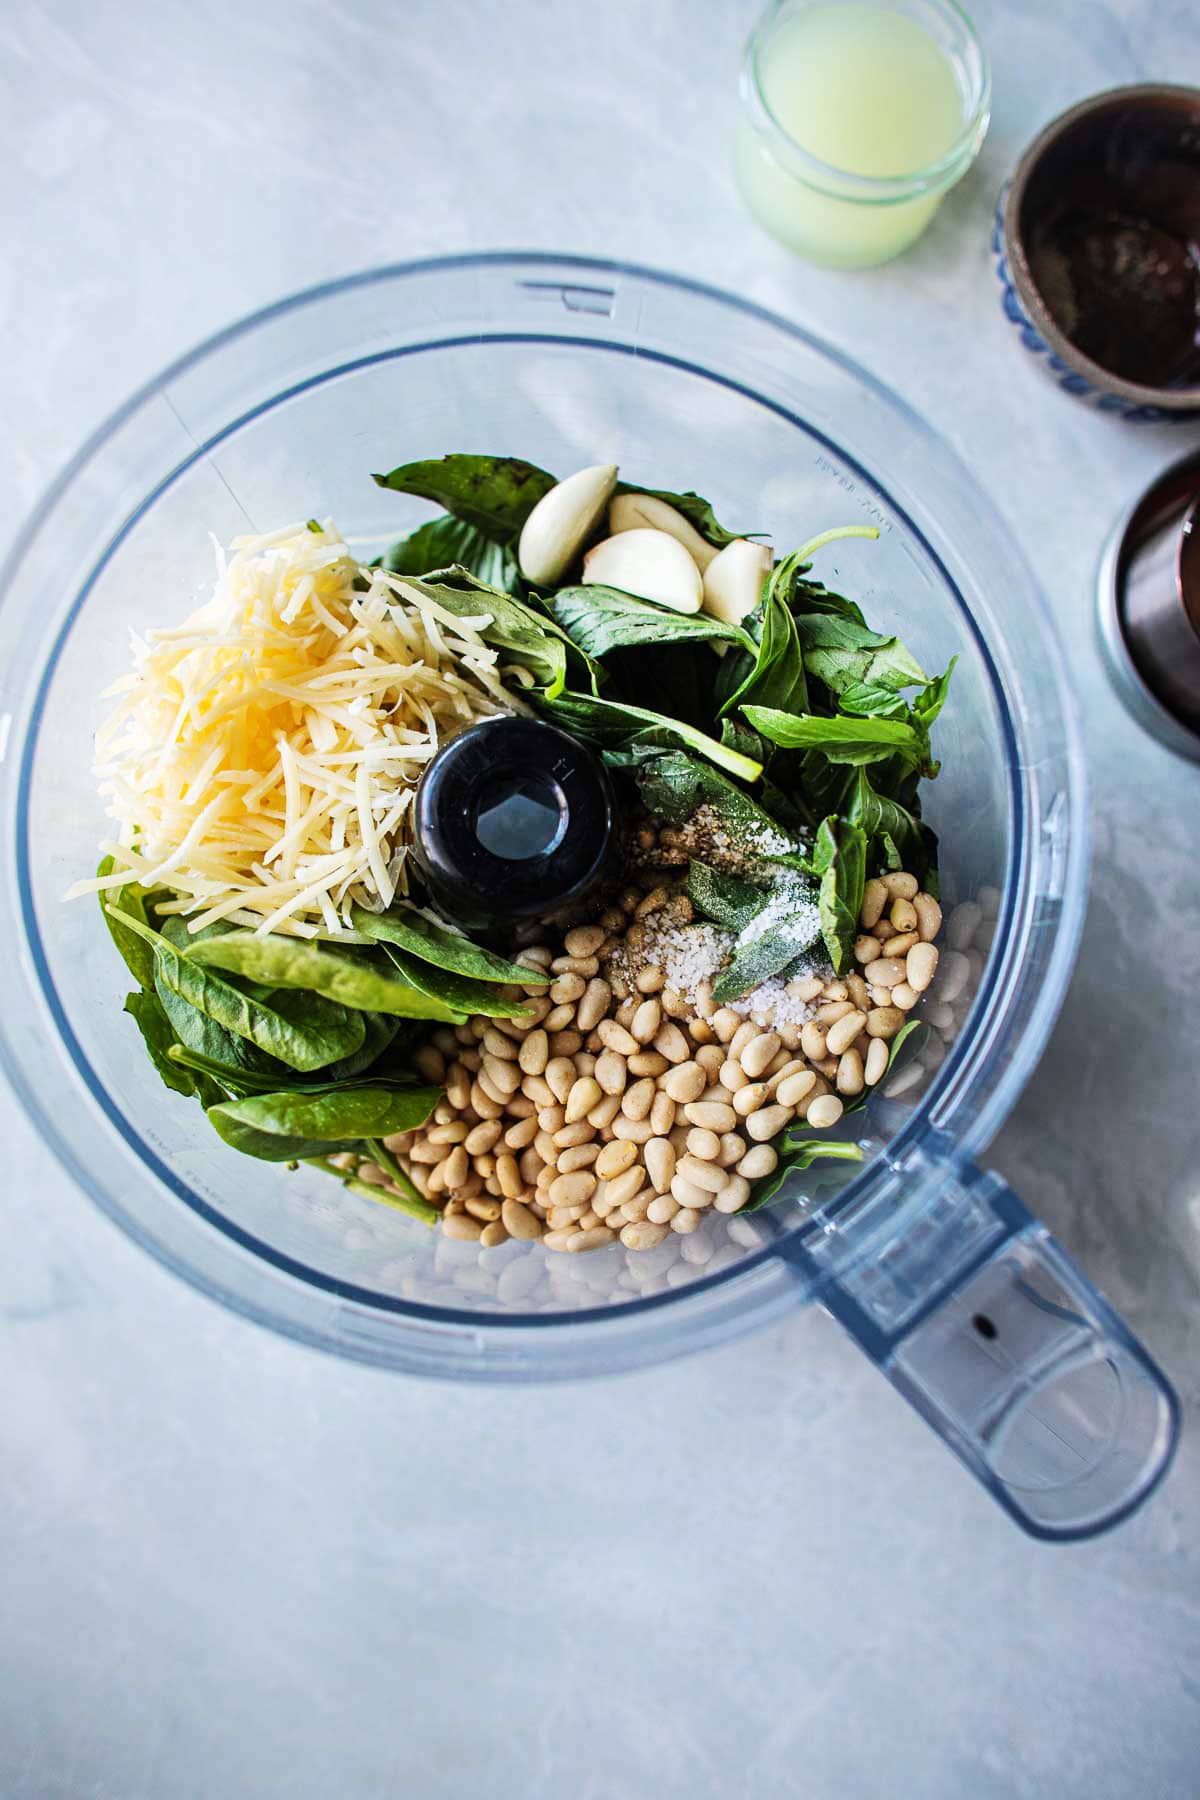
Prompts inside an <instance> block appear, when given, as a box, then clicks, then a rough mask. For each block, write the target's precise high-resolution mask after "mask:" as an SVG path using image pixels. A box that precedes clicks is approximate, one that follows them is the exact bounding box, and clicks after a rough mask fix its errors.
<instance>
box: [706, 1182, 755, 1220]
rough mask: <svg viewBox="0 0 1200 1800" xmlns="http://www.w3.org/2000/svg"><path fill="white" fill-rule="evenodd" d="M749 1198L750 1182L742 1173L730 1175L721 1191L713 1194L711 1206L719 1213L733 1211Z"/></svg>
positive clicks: (743, 1204)
mask: <svg viewBox="0 0 1200 1800" xmlns="http://www.w3.org/2000/svg"><path fill="white" fill-rule="evenodd" d="M749 1198H750V1183H749V1182H748V1181H747V1180H746V1177H745V1176H744V1175H731V1176H730V1177H729V1180H728V1182H727V1183H726V1185H725V1186H724V1187H723V1188H722V1189H721V1192H720V1193H719V1194H717V1195H715V1196H714V1199H713V1206H714V1207H715V1208H716V1210H717V1211H718V1212H721V1213H735V1212H737V1211H738V1210H739V1208H740V1207H743V1206H745V1204H746V1202H747V1200H748V1199H749Z"/></svg>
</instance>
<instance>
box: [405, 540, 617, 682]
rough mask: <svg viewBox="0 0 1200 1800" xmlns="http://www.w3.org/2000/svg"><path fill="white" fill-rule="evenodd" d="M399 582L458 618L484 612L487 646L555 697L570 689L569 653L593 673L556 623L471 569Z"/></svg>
mask: <svg viewBox="0 0 1200 1800" xmlns="http://www.w3.org/2000/svg"><path fill="white" fill-rule="evenodd" d="M400 579H401V580H402V581H404V582H405V583H406V584H407V585H408V586H409V587H413V588H416V589H417V591H418V592H419V593H421V594H424V595H425V596H426V598H427V599H430V600H436V601H437V603H438V605H439V606H443V607H445V609H446V611H447V612H452V613H454V614H455V615H456V616H457V617H459V618H471V619H479V618H480V617H482V616H483V615H485V614H486V615H487V616H488V619H489V623H488V624H486V625H484V626H481V627H477V629H478V630H479V635H480V636H481V637H482V638H483V640H484V642H485V643H487V644H490V645H491V646H492V648H493V649H495V650H502V651H504V652H505V653H506V655H507V656H509V657H510V658H511V659H512V660H513V661H514V662H518V663H520V664H521V665H522V666H523V667H524V668H526V669H528V670H529V671H530V673H531V674H532V675H533V677H534V679H535V680H536V681H537V682H538V683H539V684H540V686H542V687H543V688H544V689H545V690H546V693H547V695H548V696H549V697H550V698H551V699H553V698H555V697H556V696H557V695H559V694H561V693H562V691H563V689H564V687H565V686H566V679H567V666H568V651H570V653H571V654H572V655H573V656H575V657H577V658H580V659H581V660H582V661H583V662H584V663H585V665H586V667H587V669H588V671H589V673H590V672H591V670H592V664H591V662H590V659H588V658H585V657H584V656H583V652H582V651H581V650H579V649H578V647H577V646H576V645H575V644H573V643H572V642H571V639H570V638H569V637H568V636H567V634H566V632H565V631H563V630H562V628H561V627H560V626H559V625H557V624H555V622H554V621H553V619H549V618H545V617H543V616H542V615H541V614H540V613H538V612H536V611H535V610H534V609H533V607H532V606H528V605H526V604H525V602H524V601H521V600H515V599H514V598H513V596H512V595H511V594H506V593H503V592H502V591H501V589H500V588H497V587H491V586H489V585H488V583H487V582H484V581H479V580H478V579H477V578H476V577H475V576H474V575H472V574H471V572H470V570H469V569H457V568H456V569H442V570H439V571H438V572H437V579H436V580H434V581H422V580H418V579H417V577H416V576H413V575H404V576H401V577H400ZM594 680H595V677H593V681H594Z"/></svg>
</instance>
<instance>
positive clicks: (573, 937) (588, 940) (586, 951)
mask: <svg viewBox="0 0 1200 1800" xmlns="http://www.w3.org/2000/svg"><path fill="white" fill-rule="evenodd" d="M607 936H608V933H607V932H606V931H605V929H604V927H603V926H602V925H576V926H575V927H574V928H573V929H572V930H570V931H568V933H567V935H566V937H565V938H564V939H563V944H564V946H565V948H566V952H567V955H568V956H595V955H596V953H597V951H598V950H599V949H600V946H601V944H603V943H604V941H605V939H606V938H607Z"/></svg>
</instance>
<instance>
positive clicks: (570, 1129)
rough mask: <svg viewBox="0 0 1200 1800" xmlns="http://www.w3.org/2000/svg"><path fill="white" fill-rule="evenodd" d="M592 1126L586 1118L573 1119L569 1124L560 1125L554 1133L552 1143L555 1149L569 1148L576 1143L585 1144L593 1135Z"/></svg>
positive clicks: (572, 1147)
mask: <svg viewBox="0 0 1200 1800" xmlns="http://www.w3.org/2000/svg"><path fill="white" fill-rule="evenodd" d="M595 1135H596V1133H595V1130H594V1128H593V1127H592V1126H591V1125H589V1124H588V1122H587V1120H586V1119H575V1120H574V1121H573V1122H572V1123H571V1124H570V1125H560V1126H559V1128H558V1130H557V1131H556V1132H555V1133H554V1145H555V1148H556V1149H557V1150H571V1149H574V1147H575V1145H576V1144H586V1143H588V1142H589V1141H590V1139H592V1138H593V1137H595Z"/></svg>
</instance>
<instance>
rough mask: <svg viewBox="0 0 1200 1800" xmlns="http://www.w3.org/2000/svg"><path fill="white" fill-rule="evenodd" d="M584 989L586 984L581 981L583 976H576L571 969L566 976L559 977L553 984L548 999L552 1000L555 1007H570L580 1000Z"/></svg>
mask: <svg viewBox="0 0 1200 1800" xmlns="http://www.w3.org/2000/svg"><path fill="white" fill-rule="evenodd" d="M586 987H587V982H586V981H585V980H584V979H583V976H582V975H577V974H576V973H575V971H574V970H573V969H571V970H568V972H567V973H566V974H564V975H560V976H559V978H558V980H557V981H556V982H555V983H554V984H553V986H552V987H551V989H550V998H551V1000H553V1002H554V1004H555V1006H570V1005H573V1004H574V1003H575V1001H577V1000H578V999H579V998H580V996H581V995H582V993H583V991H584V989H585V988H586Z"/></svg>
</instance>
